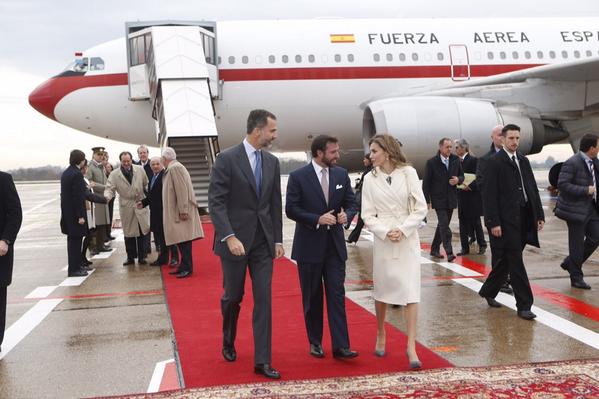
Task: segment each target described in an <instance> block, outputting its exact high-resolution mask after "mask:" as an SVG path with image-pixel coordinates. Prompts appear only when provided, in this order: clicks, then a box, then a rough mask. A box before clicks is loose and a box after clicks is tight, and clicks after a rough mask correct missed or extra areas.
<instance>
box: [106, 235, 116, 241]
mask: <svg viewBox="0 0 599 399" xmlns="http://www.w3.org/2000/svg"><path fill="white" fill-rule="evenodd" d="M108 240H110V241H112V240H116V237H113V236H108Z"/></svg>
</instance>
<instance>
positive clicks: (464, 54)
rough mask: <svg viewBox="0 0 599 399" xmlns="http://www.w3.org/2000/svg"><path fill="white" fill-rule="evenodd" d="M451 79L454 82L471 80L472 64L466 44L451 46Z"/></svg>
mask: <svg viewBox="0 0 599 399" xmlns="http://www.w3.org/2000/svg"><path fill="white" fill-rule="evenodd" d="M449 58H450V60H451V79H452V80H454V81H461V80H468V79H470V62H469V60H468V48H467V47H466V45H464V44H450V45H449Z"/></svg>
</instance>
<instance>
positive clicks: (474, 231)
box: [459, 217, 487, 253]
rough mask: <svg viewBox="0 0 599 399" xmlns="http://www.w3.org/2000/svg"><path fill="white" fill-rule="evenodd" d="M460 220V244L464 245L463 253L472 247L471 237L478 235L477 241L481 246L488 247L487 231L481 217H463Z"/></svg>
mask: <svg viewBox="0 0 599 399" xmlns="http://www.w3.org/2000/svg"><path fill="white" fill-rule="evenodd" d="M459 221H460V244H461V245H462V253H468V252H469V249H470V237H476V241H477V243H478V246H479V247H480V248H486V246H487V241H485V233H484V232H483V226H482V224H481V223H480V217H476V218H465V217H461V218H460V219H459Z"/></svg>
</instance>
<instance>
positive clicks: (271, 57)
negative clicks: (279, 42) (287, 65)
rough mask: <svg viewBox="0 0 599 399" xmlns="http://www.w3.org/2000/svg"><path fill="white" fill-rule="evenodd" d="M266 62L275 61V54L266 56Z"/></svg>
mask: <svg viewBox="0 0 599 399" xmlns="http://www.w3.org/2000/svg"><path fill="white" fill-rule="evenodd" d="M268 63H269V64H274V63H275V56H274V55H269V56H268Z"/></svg>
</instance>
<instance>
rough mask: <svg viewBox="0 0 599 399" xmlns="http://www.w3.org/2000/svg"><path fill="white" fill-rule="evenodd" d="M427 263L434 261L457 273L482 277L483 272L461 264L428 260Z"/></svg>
mask: <svg viewBox="0 0 599 399" xmlns="http://www.w3.org/2000/svg"><path fill="white" fill-rule="evenodd" d="M428 263H436V264H437V265H440V266H443V267H444V268H446V269H449V270H451V271H452V272H455V273H457V274H461V275H462V276H464V277H482V276H484V274H481V273H479V272H475V271H474V270H470V269H468V268H467V267H464V266H462V265H458V264H455V263H451V262H428Z"/></svg>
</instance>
